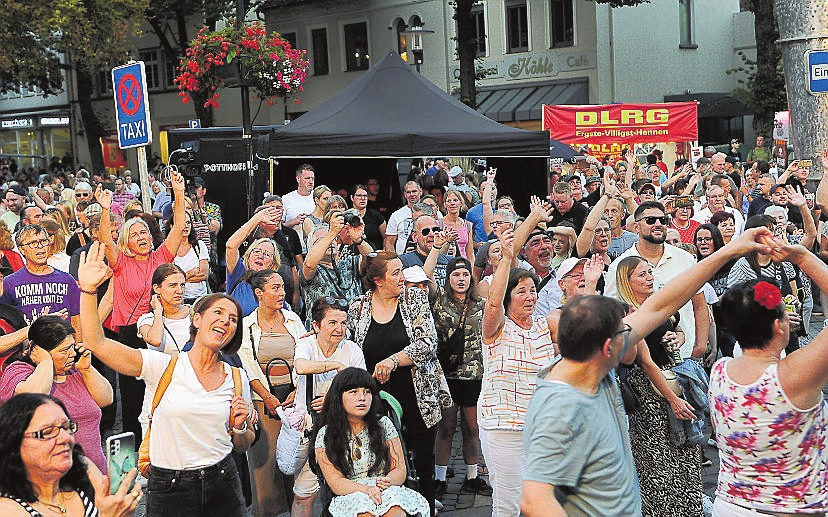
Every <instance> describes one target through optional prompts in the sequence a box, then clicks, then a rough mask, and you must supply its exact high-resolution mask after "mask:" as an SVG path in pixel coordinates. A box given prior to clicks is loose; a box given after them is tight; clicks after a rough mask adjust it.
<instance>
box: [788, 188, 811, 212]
mask: <svg viewBox="0 0 828 517" xmlns="http://www.w3.org/2000/svg"><path fill="white" fill-rule="evenodd" d="M785 191H786V192H787V193H788V203H790V204H792V205H793V206H795V207H797V208H799V207H801V206H802V205H804V204H805V203H806V200H805V195H804V194H802V193H801V192H800V191H798V190H796V189H795V188H793V186H792V185H785Z"/></svg>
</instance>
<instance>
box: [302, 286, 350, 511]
mask: <svg viewBox="0 0 828 517" xmlns="http://www.w3.org/2000/svg"><path fill="white" fill-rule="evenodd" d="M347 309H348V304H347V302H346V301H345V300H341V299H335V298H330V297H324V298H319V299H317V300H316V301H315V302H314V303H313V306H311V309H310V311H311V324H312V326H313V334H312V335H310V336H307V337H304V338H302V339H301V340H300V341H299V343H297V345H296V353H295V355H294V366H295V368H296V370H295V371H296V399H295V401H296V409H297V410H298V411H300V413H302V414H304V413H306V412H311V411H314V412H317V413H318V412H320V411H322V405H323V404H324V402H325V397H326V396H327V392H328V389H329V388H330V385H331V381H332V380H333V379H334V377H336V375H337V373H338V372H340V371H342V370H344V369H345V368H348V367H351V366H353V367H355V368H360V369H362V370H365V357H364V356H363V355H362V350H361V349H360V348H359V346H357V344H356V343H354V342H353V341H351V340H349V339H345V332H346V331H347V320H348V313H347V312H346V310H347ZM308 374H313V381H312V382H313V387H312V389H311V390H312V392H313V395H314V397H313V399H312V400H306V399H307V377H306V375H308ZM318 490H319V484H318V482H317V478H316V474H314V473H313V471H312V470H311V468H310V465H309V463H305V466H304V467H302V470H301V472H300V473H299V474H297V475H296V479H295V480H294V485H293V493H294V495H295V496H296V497H295V498H294V499H293V508H292V509H291V512H290V514H291V516H292V517H305V516H307V517H311V516H312V515H313V502H314V499H316V493H317V491H318Z"/></svg>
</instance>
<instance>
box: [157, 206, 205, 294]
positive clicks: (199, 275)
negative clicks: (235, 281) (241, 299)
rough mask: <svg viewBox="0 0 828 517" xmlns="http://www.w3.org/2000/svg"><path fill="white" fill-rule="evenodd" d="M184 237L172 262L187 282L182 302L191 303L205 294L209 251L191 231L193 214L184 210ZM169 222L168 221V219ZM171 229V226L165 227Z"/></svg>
mask: <svg viewBox="0 0 828 517" xmlns="http://www.w3.org/2000/svg"><path fill="white" fill-rule="evenodd" d="M184 216H185V217H184V221H185V222H184V230H183V231H182V234H183V235H184V238H183V239H182V240H181V244H180V245H179V246H178V252H176V254H175V258H174V259H173V263H174V264H175V265H177V266H178V267H180V268H181V269H182V270H183V271H184V275H185V276H186V281H187V283H186V284H185V286H184V303H186V304H193V303H195V301H196V299H197V298H198V297H199V296H204V295H205V294H207V277H208V276H209V275H210V262H209V261H210V253H209V252H208V251H207V246H206V245H205V244H204V242H202V241H200V240H199V239H198V235H196V232H194V231H193V215H192V211H191V210H190V209H188V210H187V211H186V212H184ZM168 223H169V221H168ZM167 231H168V232H169V231H171V228H169V227H168V228H167Z"/></svg>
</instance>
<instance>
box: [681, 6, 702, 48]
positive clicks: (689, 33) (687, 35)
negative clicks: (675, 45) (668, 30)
mask: <svg viewBox="0 0 828 517" xmlns="http://www.w3.org/2000/svg"><path fill="white" fill-rule="evenodd" d="M679 34H680V37H681V42H680V43H679V48H688V49H693V48H698V47H699V46H698V45H696V35H695V34H694V33H693V0H679Z"/></svg>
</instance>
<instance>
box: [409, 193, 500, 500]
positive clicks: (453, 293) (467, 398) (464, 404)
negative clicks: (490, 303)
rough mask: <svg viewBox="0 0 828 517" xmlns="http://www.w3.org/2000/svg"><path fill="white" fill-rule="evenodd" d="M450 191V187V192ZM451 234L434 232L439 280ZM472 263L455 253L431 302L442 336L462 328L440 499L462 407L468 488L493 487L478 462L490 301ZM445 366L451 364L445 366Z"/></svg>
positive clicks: (440, 455)
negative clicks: (483, 327) (483, 328)
mask: <svg viewBox="0 0 828 517" xmlns="http://www.w3.org/2000/svg"><path fill="white" fill-rule="evenodd" d="M449 192H451V190H450V191H449ZM447 244H448V243H447V239H446V233H445V232H444V231H443V232H437V233H436V234H435V235H434V246H432V248H431V251H430V252H429V254H428V257H427V258H426V262H425V267H424V268H423V269H424V270H425V273H426V275H428V277H429V278H430V279H431V280H432V285H436V282H434V268H435V267H436V266H437V258H438V256H439V255H440V253H442V252H443V249H444V248H445V246H446V245H447ZM471 269H472V265H471V262H469V261H468V260H467V259H465V258H463V257H452V258H451V259H450V260H449V262H448V265H447V266H446V284H445V286H440V285H438V286H437V288H436V292H435V293H434V296H432V297H431V301H432V308H431V311H432V314H434V326H435V328H436V329H437V335H438V336H440V338H441V339H442V340H443V342H444V343H445V342H447V341H448V340H449V339H450V338H451V336H453V335H454V333H455V332H460V333H461V334H460V336H462V338H463V341H462V343H461V353H460V355H459V357H458V359H457V361H456V363H457V364H456V367H455V368H454V369H452V370H446V371H445V375H446V381H447V382H448V387H449V392H450V393H451V398H452V400H453V401H454V405H452V406H451V407H450V408H446V409H443V411H442V414H443V417H442V418H441V419H440V423H439V424H438V427H437V449H436V458H437V461H436V463H435V466H434V478H435V486H436V490H437V499H441V498H442V497H443V495H444V494H445V492H446V489H447V485H446V472H447V470H448V462H449V458H450V456H451V443H452V440H453V439H454V431H455V427H456V426H457V412H458V407H459V408H460V415H461V418H460V427H461V430H462V433H463V459H464V461H465V462H466V479H465V481H463V487H462V490H463V492H466V493H468V492H471V493H480V494H483V495H491V494H492V487H490V486H489V484H488V483H486V481H484V480H483V479H482V478H480V477H479V476H478V472H477V462H478V457H477V456H478V454H477V453H478V451H479V450H480V438H479V436H478V427H477V399H478V397H480V386H481V383H482V379H483V348H482V344H481V334H480V323H481V321H482V319H483V307H484V306H485V304H486V302H485V300H483V299H482V298H480V297H479V296H477V295H476V294H475V283H474V278H473V277H472V271H471ZM443 366H444V367H446V365H445V364H444V365H443Z"/></svg>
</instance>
